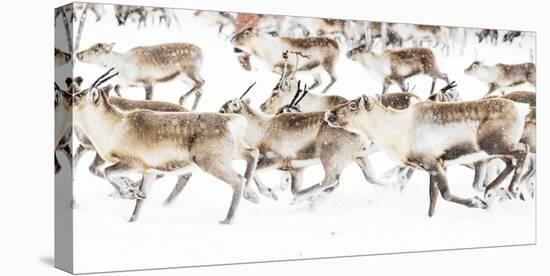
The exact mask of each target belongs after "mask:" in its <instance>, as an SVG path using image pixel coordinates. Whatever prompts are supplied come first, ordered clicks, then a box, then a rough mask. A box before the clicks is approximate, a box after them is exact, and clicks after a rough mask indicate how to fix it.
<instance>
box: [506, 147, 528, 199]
mask: <svg viewBox="0 0 550 276" xmlns="http://www.w3.org/2000/svg"><path fill="white" fill-rule="evenodd" d="M528 153H529V146H528V145H526V144H519V143H518V144H516V145H515V146H514V149H513V151H512V152H511V154H512V156H514V158H515V159H516V168H515V171H514V175H513V176H512V180H511V181H510V185H509V186H508V192H510V193H511V194H512V196H513V197H516V198H517V197H518V196H519V186H518V183H519V180H520V176H521V175H522V173H523V167H524V165H525V159H526V158H527V154H528Z"/></svg>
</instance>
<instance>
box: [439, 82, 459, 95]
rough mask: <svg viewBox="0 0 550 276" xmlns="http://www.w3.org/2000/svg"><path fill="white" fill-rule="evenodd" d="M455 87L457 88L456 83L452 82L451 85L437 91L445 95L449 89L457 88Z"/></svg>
mask: <svg viewBox="0 0 550 276" xmlns="http://www.w3.org/2000/svg"><path fill="white" fill-rule="evenodd" d="M457 86H458V84H456V81H452V82H451V83H449V84H447V86H445V87H443V88H441V90H439V91H441V93H445V92H447V91H448V90H449V89H453V88H455V87H457Z"/></svg>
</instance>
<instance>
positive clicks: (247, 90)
mask: <svg viewBox="0 0 550 276" xmlns="http://www.w3.org/2000/svg"><path fill="white" fill-rule="evenodd" d="M254 85H256V82H254V83H253V84H251V85H250V86H249V87H248V88H247V89H246V91H244V93H243V94H242V95H241V96H240V97H239V99H240V100H242V99H243V97H244V96H245V95H246V94H248V92H249V91H250V89H252V87H254Z"/></svg>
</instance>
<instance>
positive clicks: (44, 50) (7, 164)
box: [0, 1, 548, 275]
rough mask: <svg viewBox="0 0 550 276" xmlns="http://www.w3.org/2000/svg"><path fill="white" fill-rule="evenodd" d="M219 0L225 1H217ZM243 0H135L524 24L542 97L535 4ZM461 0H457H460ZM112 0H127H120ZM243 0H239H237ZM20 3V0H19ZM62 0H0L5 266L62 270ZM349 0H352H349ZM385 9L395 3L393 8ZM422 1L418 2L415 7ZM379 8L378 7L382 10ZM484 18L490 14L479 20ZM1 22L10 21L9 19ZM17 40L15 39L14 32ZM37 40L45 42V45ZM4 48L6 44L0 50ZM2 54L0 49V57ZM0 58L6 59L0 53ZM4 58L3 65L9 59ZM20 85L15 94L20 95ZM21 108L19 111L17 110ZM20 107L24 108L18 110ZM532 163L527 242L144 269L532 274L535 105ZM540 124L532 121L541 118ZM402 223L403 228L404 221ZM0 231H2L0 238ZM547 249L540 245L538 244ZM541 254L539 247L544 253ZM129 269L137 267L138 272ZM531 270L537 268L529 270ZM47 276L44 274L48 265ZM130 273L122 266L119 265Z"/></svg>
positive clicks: (541, 177) (539, 15) (541, 241)
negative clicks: (58, 36)
mask: <svg viewBox="0 0 550 276" xmlns="http://www.w3.org/2000/svg"><path fill="white" fill-rule="evenodd" d="M225 2H227V1H225ZM247 2H248V1H231V3H224V1H219V2H218V1H186V4H185V6H183V5H182V4H178V3H177V2H176V1H142V2H140V4H151V5H152V4H154V5H159V6H168V7H185V8H196V9H213V10H237V11H250V12H258V13H276V14H289V15H305V16H307V15H310V16H325V17H332V18H348V19H369V20H384V21H397V22H414V23H426V24H445V25H458V26H476V27H492V28H505V29H506V28H509V29H526V30H535V31H537V32H538V36H537V38H538V41H537V42H538V45H537V48H538V49H539V51H538V53H537V54H538V57H537V58H538V60H537V70H538V78H539V83H538V89H537V90H538V92H539V93H538V96H539V105H542V106H544V104H545V101H544V99H545V95H544V91H545V87H544V84H545V83H544V79H543V77H542V76H544V75H545V71H544V69H545V68H544V66H545V64H544V63H543V60H544V58H545V53H544V49H548V46H546V47H545V45H543V44H542V43H543V42H544V40H545V38H546V35H547V34H546V33H545V32H544V29H543V23H542V19H543V16H544V14H543V12H542V10H543V7H537V6H535V5H528V4H527V3H528V2H527V1H522V3H523V4H524V5H525V6H518V5H517V3H514V4H512V5H509V6H507V5H503V4H502V3H500V4H499V5H498V6H497V7H495V6H492V5H490V4H482V3H475V5H474V4H473V3H468V4H464V3H462V4H461V6H458V4H457V5H456V6H450V4H446V6H441V5H440V4H439V3H437V2H435V1H432V2H426V3H425V4H424V3H419V2H416V3H412V2H405V1H403V2H404V3H402V4H399V2H398V1H392V2H387V3H384V2H382V3H377V4H376V6H372V7H366V6H364V7H363V6H359V4H353V5H352V4H349V5H344V4H345V3H353V1H338V6H337V7H338V8H339V9H338V10H337V9H335V8H334V6H331V5H329V4H328V3H326V4H322V6H321V4H319V3H317V2H315V6H309V5H307V4H306V3H295V2H291V1H277V3H272V4H267V3H264V4H261V5H260V4H255V5H253V4H252V3H247ZM462 2H464V1H462ZM119 3H128V4H131V3H135V2H129V1H128V2H126V1H120V2H119ZM237 3H246V4H239V5H238V4H237ZM21 4H25V3H21ZM60 4H62V3H56V2H53V1H50V2H49V3H47V2H45V3H42V4H40V5H38V4H33V5H32V6H31V4H30V3H26V5H22V6H20V7H13V8H12V7H8V6H5V7H4V8H5V10H6V11H9V12H6V13H5V16H4V17H3V18H2V20H5V21H6V22H2V25H1V26H2V28H3V31H4V30H5V31H7V32H6V33H5V34H3V37H4V38H8V39H4V40H3V41H4V42H3V43H2V50H3V51H2V55H3V58H2V61H4V62H3V63H2V64H3V65H4V67H3V68H4V75H5V77H3V78H2V80H3V83H7V84H8V87H5V86H4V89H3V93H4V94H3V95H5V96H4V97H3V101H2V115H3V116H2V126H5V129H6V131H2V135H1V136H0V137H1V138H0V139H2V146H3V148H2V153H3V155H2V169H1V170H0V172H1V173H2V174H3V175H5V176H6V177H5V178H3V181H2V183H1V184H2V185H3V187H7V189H5V188H4V189H2V191H3V197H2V199H1V200H0V202H1V203H0V204H2V205H1V206H2V208H1V210H2V211H1V212H0V215H1V216H2V217H1V218H2V224H1V228H0V229H1V230H0V231H1V232H0V233H1V235H0V237H1V239H2V240H1V244H0V248H1V249H0V250H1V251H0V252H1V254H2V255H1V259H0V260H1V261H0V262H1V263H0V264H1V266H0V271H2V272H3V270H6V273H2V274H5V275H18V274H31V275H33V274H40V275H46V274H48V273H51V274H52V275H57V274H60V273H62V272H59V271H56V270H55V269H53V268H52V263H53V175H52V171H53V170H52V162H51V154H50V153H51V148H50V147H51V144H52V143H51V140H50V139H52V136H53V135H51V132H52V131H51V129H52V126H53V120H52V118H53V114H52V109H51V104H50V103H51V102H52V99H51V97H52V94H51V93H50V92H51V91H50V89H45V88H44V87H51V80H52V78H53V70H52V69H53V63H52V61H51V60H52V59H51V48H53V28H52V27H51V26H52V24H51V23H52V19H53V7H54V6H58V5H60ZM354 5H355V6H354ZM400 5H405V6H402V8H400V9H399V10H397V11H396V10H395V7H401V6H400ZM424 9H425V10H424ZM390 10H391V13H390V12H387V11H390ZM488 18H490V21H489V20H488ZM10 27H11V28H10ZM22 40H23V41H22ZM46 44H47V45H46ZM5 48H6V49H5ZM4 56H5V57H4ZM6 59H8V63H6V62H5V60H6ZM12 63H13V64H12ZM23 93H24V95H23ZM23 112H25V113H26V114H23ZM27 112H28V113H27ZM539 112H541V113H542V114H541V115H539V129H538V133H539V138H538V140H539V145H538V147H539V151H541V152H542V154H539V156H538V160H539V170H538V183H539V185H538V190H537V192H538V197H539V199H540V200H539V201H538V204H539V206H538V207H539V208H538V211H539V212H538V222H539V223H538V244H537V246H530V247H512V248H499V249H483V250H467V251H447V252H433V253H419V254H399V255H390V256H371V257H360V258H346V259H329V260H317V261H300V262H285V263H275V264H252V265H237V266H223V267H208V268H192V269H185V270H162V271H155V272H148V273H149V274H151V275H153V273H154V275H159V274H162V275H175V274H176V273H178V274H181V273H191V274H214V273H216V274H220V275H221V274H222V273H223V274H227V273H239V274H241V275H252V274H257V273H262V274H265V273H268V274H271V273H273V274H279V273H296V272H301V271H303V272H308V273H309V272H316V273H322V274H325V273H326V274H333V273H335V272H336V273H338V272H345V273H346V274H353V273H357V274H359V273H361V274H364V273H369V272H370V273H376V274H386V273H387V274H394V273H403V272H409V273H410V272H411V271H415V272H423V273H427V274H428V275H431V274H434V275H436V274H439V273H445V274H447V275H449V274H450V275H455V273H456V275H458V274H463V273H468V272H470V273H476V274H478V273H483V272H485V273H487V272H489V273H497V272H500V273H506V274H508V273H510V274H517V273H530V272H531V273H533V272H536V271H540V269H544V268H547V267H546V266H545V265H544V263H543V262H542V256H543V251H545V247H544V245H545V236H544V233H543V230H542V228H543V227H544V225H545V223H546V221H544V219H543V217H544V215H543V214H544V213H545V209H544V206H547V204H545V195H546V192H545V187H544V182H545V179H546V173H545V172H544V170H543V169H542V164H545V159H546V158H545V155H546V154H545V153H546V151H545V147H544V146H545V145H544V143H543V142H542V141H545V133H544V132H545V120H544V117H545V114H544V110H542V109H539ZM541 123H542V124H541ZM4 147H5V148H4ZM406 230H410V229H406ZM4 239H5V240H4ZM546 251H548V249H546ZM546 254H548V252H546ZM136 274H142V275H147V272H141V273H136ZM536 274H539V273H536ZM48 275H49V274H48ZM128 275H130V274H128Z"/></svg>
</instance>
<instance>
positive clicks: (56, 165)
mask: <svg viewBox="0 0 550 276" xmlns="http://www.w3.org/2000/svg"><path fill="white" fill-rule="evenodd" d="M53 158H54V159H53V160H54V162H55V173H56V174H57V173H59V171H61V164H59V160H57V155H56V154H55V152H54V154H53Z"/></svg>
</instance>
